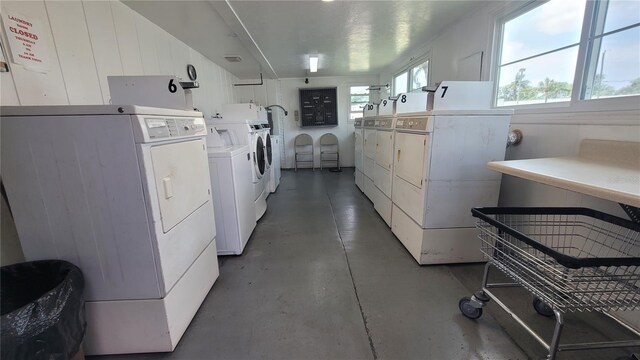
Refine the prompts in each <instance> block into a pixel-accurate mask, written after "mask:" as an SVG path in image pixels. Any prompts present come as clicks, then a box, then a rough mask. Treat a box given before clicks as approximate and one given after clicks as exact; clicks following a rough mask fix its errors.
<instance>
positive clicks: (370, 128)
mask: <svg viewBox="0 0 640 360" xmlns="http://www.w3.org/2000/svg"><path fill="white" fill-rule="evenodd" d="M377 119H378V105H376V104H372V103H371V104H367V105H365V108H364V118H363V121H364V124H363V126H362V127H363V129H364V130H363V132H362V134H363V138H364V145H363V170H364V171H363V174H364V177H363V180H364V181H363V184H364V194H365V195H366V196H367V198H369V200H371V201H372V202H373V201H374V200H375V198H376V192H377V188H376V186H375V185H374V183H373V173H374V171H375V168H376V142H377V139H376V121H377Z"/></svg>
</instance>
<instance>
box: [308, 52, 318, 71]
mask: <svg viewBox="0 0 640 360" xmlns="http://www.w3.org/2000/svg"><path fill="white" fill-rule="evenodd" d="M309 71H310V72H318V57H317V56H309Z"/></svg>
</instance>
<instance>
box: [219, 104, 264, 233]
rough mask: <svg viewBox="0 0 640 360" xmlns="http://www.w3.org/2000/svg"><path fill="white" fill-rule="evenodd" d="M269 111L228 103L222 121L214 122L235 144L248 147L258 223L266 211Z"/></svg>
mask: <svg viewBox="0 0 640 360" xmlns="http://www.w3.org/2000/svg"><path fill="white" fill-rule="evenodd" d="M264 114H266V110H265V109H264V107H262V106H260V105H256V104H254V103H243V104H225V105H223V106H222V118H221V119H213V125H214V128H215V129H216V131H217V132H218V133H220V134H221V136H223V137H226V138H229V139H230V143H232V144H234V145H249V150H250V154H251V162H252V163H253V166H252V169H253V170H252V172H251V173H252V184H253V199H254V208H255V215H256V221H257V220H259V219H260V218H261V217H262V215H264V213H265V212H266V211H267V192H268V191H267V187H266V186H267V176H266V174H267V161H268V159H267V153H266V150H267V149H266V147H265V142H264V138H263V136H262V135H263V133H264V130H263V123H264V121H263V118H266V115H264Z"/></svg>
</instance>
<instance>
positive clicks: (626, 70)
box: [496, 0, 640, 106]
mask: <svg viewBox="0 0 640 360" xmlns="http://www.w3.org/2000/svg"><path fill="white" fill-rule="evenodd" d="M585 14H588V15H587V16H585ZM590 14H593V16H589V15H590ZM585 19H586V20H585ZM500 30H501V44H500V45H501V46H500V49H499V53H498V61H497V71H496V74H497V81H496V82H497V84H498V86H497V96H496V105H497V106H512V105H527V104H541V103H551V102H567V101H576V100H580V99H594V98H601V97H613V96H628V95H634V94H640V2H637V1H624V0H602V1H586V0H575V1H566V0H551V1H548V2H544V3H542V4H540V3H534V5H533V7H532V6H528V7H526V8H525V9H524V10H521V11H518V12H517V13H515V14H514V15H512V16H510V17H509V18H507V19H505V20H504V21H503V22H502V24H501V29H500Z"/></svg>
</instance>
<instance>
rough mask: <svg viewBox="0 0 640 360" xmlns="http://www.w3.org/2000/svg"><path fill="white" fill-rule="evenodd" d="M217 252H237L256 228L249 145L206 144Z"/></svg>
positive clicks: (226, 253) (242, 247) (233, 253)
mask: <svg viewBox="0 0 640 360" xmlns="http://www.w3.org/2000/svg"><path fill="white" fill-rule="evenodd" d="M207 150H208V155H209V169H210V172H211V191H212V196H213V206H214V210H215V213H216V215H217V216H216V230H217V236H216V244H217V249H218V255H240V254H242V251H243V250H244V247H245V246H246V245H247V242H248V241H249V237H250V236H251V233H252V232H253V229H254V228H255V227H256V216H255V210H254V197H253V187H252V186H251V184H252V182H251V172H252V171H253V169H252V168H253V164H252V162H251V152H250V151H249V146H248V145H234V146H229V147H209V148H208V149H207Z"/></svg>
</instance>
